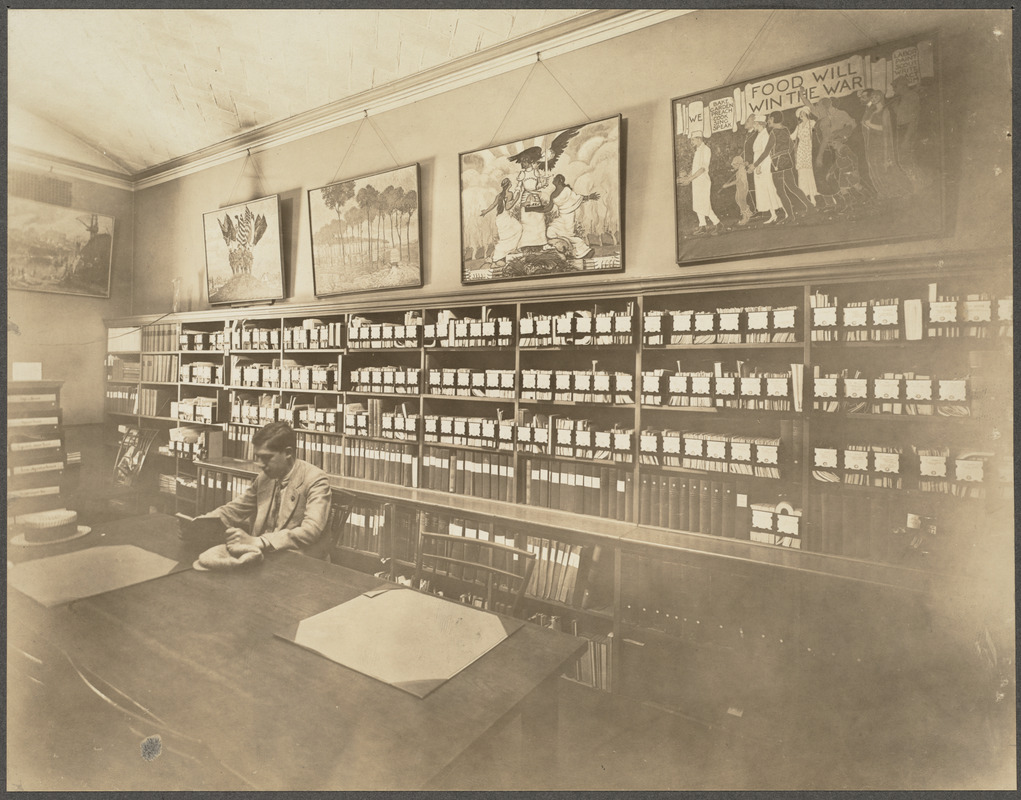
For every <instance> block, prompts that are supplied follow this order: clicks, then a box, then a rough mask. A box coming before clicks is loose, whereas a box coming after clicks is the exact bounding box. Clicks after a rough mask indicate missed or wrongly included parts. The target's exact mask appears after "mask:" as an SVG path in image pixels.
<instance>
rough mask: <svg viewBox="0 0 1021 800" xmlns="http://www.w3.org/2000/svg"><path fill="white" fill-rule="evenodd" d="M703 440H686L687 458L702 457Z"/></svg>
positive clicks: (685, 450)
mask: <svg viewBox="0 0 1021 800" xmlns="http://www.w3.org/2000/svg"><path fill="white" fill-rule="evenodd" d="M702 452H703V450H702V440H701V439H689V438H687V437H685V438H684V455H686V456H699V457H701V455H702Z"/></svg>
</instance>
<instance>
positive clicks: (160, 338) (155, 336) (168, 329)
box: [142, 323, 177, 352]
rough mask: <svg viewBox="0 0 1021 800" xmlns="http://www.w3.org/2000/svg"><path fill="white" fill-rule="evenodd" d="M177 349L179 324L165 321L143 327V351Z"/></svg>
mask: <svg viewBox="0 0 1021 800" xmlns="http://www.w3.org/2000/svg"><path fill="white" fill-rule="evenodd" d="M176 349H177V325H175V324H173V323H163V324H156V325H148V326H146V327H145V328H142V350H143V352H152V351H154V350H176Z"/></svg>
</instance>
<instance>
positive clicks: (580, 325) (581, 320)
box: [574, 317, 592, 333]
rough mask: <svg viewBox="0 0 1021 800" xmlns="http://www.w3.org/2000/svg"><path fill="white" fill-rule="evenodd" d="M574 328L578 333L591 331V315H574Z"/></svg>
mask: <svg viewBox="0 0 1021 800" xmlns="http://www.w3.org/2000/svg"><path fill="white" fill-rule="evenodd" d="M574 329H575V330H576V331H577V332H578V333H592V317H576V318H575V320H574Z"/></svg>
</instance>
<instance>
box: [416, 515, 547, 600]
mask: <svg viewBox="0 0 1021 800" xmlns="http://www.w3.org/2000/svg"><path fill="white" fill-rule="evenodd" d="M534 568H535V555H534V554H533V553H529V552H528V551H527V550H519V549H518V548H516V547H511V546H509V545H504V544H497V543H496V542H489V541H486V540H484V539H472V538H467V537H463V536H451V535H449V534H445V533H429V532H426V531H422V532H421V533H420V534H419V542H418V555H417V559H416V563H415V586H417V587H418V588H426V587H428V588H430V589H432V590H434V591H435V590H436V589H442V590H444V591H445V592H447V591H449V592H451V593H453V592H457V593H460V594H462V595H466V596H468V599H469V600H470V601H471V602H472V603H473V604H474V605H480V606H481V607H482V608H485V609H486V610H488V611H497V612H500V613H501V614H509V615H511V616H517V615H518V613H519V612H520V609H521V602H522V599H523V598H524V595H525V589H526V588H527V587H528V582H529V580H530V578H531V577H532V570H533V569H534Z"/></svg>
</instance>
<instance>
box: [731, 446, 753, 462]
mask: <svg viewBox="0 0 1021 800" xmlns="http://www.w3.org/2000/svg"><path fill="white" fill-rule="evenodd" d="M730 460H731V461H751V460H752V443H751V442H731V443H730Z"/></svg>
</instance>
